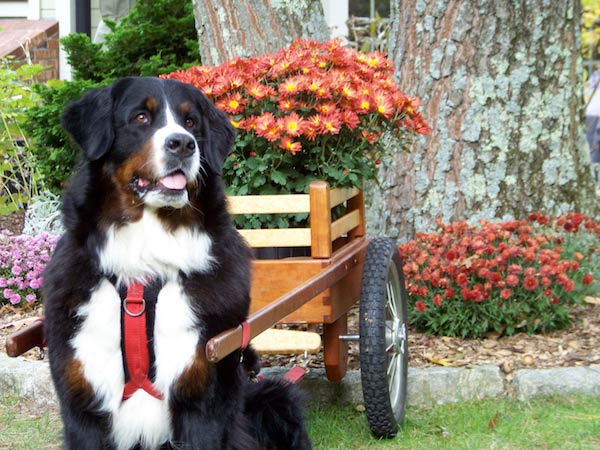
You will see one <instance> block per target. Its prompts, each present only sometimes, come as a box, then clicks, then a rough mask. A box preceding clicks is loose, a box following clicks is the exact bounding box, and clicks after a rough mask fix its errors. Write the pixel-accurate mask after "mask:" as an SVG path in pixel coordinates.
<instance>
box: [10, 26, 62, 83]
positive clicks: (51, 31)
mask: <svg viewBox="0 0 600 450" xmlns="http://www.w3.org/2000/svg"><path fill="white" fill-rule="evenodd" d="M0 29H1V30H0V57H5V56H8V55H13V56H14V57H15V60H17V61H26V60H27V58H26V52H28V53H29V56H30V58H31V61H32V62H33V63H34V64H40V65H41V66H44V67H47V69H46V70H44V71H43V72H42V73H41V74H40V76H39V81H48V80H50V79H52V78H58V77H59V69H58V67H59V65H58V50H59V41H58V22H57V21H55V20H12V19H7V20H0ZM23 47H24V48H25V51H24V50H23Z"/></svg>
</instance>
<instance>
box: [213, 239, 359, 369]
mask: <svg viewBox="0 0 600 450" xmlns="http://www.w3.org/2000/svg"><path fill="white" fill-rule="evenodd" d="M368 244H369V241H368V239H367V238H364V237H363V238H357V239H355V240H353V241H352V242H351V243H349V244H347V245H345V246H344V247H343V248H342V249H341V250H338V251H337V252H336V253H335V254H334V256H333V258H331V259H329V260H326V261H325V267H323V269H322V270H321V271H319V273H317V274H316V275H315V276H313V277H311V278H310V279H309V280H307V281H306V282H305V283H302V284H301V285H300V286H298V287H296V288H294V289H292V290H291V291H289V292H287V293H286V294H284V295H282V296H281V297H279V298H278V299H277V300H275V301H273V302H271V303H269V304H268V305H266V306H264V307H262V308H261V309H260V310H258V311H256V312H255V313H253V314H252V315H250V316H248V318H247V320H246V322H247V324H248V326H249V336H248V338H249V339H252V338H254V337H256V336H257V335H259V334H260V333H262V332H263V331H265V330H267V329H269V328H270V327H272V326H273V325H275V324H276V323H277V322H279V321H281V320H282V319H283V318H285V317H286V316H288V315H289V314H290V313H292V312H293V311H295V310H297V309H299V308H300V307H301V306H302V305H304V304H305V303H307V302H308V301H310V300H311V299H312V298H314V297H315V296H317V295H318V294H319V293H321V292H323V291H324V290H326V289H329V288H331V287H332V286H333V285H335V284H336V283H338V282H339V281H340V280H342V279H343V278H345V277H347V276H348V274H349V273H351V272H352V270H353V269H354V268H355V267H357V266H360V265H362V263H363V262H364V257H365V253H366V249H367V246H368ZM243 339H244V338H243V327H242V325H239V326H237V327H236V328H231V329H229V330H226V331H224V332H222V333H220V334H218V335H217V336H215V337H213V338H212V339H210V340H209V341H208V342H207V343H206V349H205V351H206V357H207V359H208V360H209V361H211V362H217V361H220V360H221V359H223V358H225V357H226V356H227V355H229V354H230V353H232V352H234V351H236V350H238V349H239V348H240V347H241V346H242V344H243Z"/></svg>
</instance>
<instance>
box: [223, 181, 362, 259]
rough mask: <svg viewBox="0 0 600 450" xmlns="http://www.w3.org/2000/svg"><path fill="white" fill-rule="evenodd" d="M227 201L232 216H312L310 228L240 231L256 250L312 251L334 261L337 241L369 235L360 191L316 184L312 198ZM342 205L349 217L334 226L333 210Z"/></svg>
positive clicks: (311, 190)
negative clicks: (304, 214)
mask: <svg viewBox="0 0 600 450" xmlns="http://www.w3.org/2000/svg"><path fill="white" fill-rule="evenodd" d="M227 201H228V206H229V212H230V213H231V214H232V215H240V214H295V213H308V214H309V216H310V224H311V225H310V228H285V229H260V230H243V229H242V230H238V231H239V232H240V234H241V235H242V236H243V237H244V239H246V241H247V242H248V245H250V247H254V248H258V247H311V256H312V257H313V258H330V257H331V255H332V253H333V245H332V243H333V242H334V241H335V240H336V239H338V238H340V237H342V236H348V237H349V238H354V237H359V236H364V235H365V219H364V201H363V194H362V191H361V190H360V189H357V188H337V189H330V188H329V184H328V183H327V182H325V181H313V182H312V183H311V184H310V187H309V193H308V194H291V195H243V196H229V197H228V198H227ZM342 203H345V205H346V213H345V214H344V215H343V216H342V217H340V218H338V219H337V220H335V221H333V222H332V220H331V209H332V208H334V207H336V206H338V205H340V204H342Z"/></svg>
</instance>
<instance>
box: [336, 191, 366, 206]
mask: <svg viewBox="0 0 600 450" xmlns="http://www.w3.org/2000/svg"><path fill="white" fill-rule="evenodd" d="M359 192H360V190H359V189H358V188H337V189H332V190H331V193H330V194H329V199H330V200H329V201H330V203H331V207H332V208H335V207H336V206H337V205H339V204H340V203H343V202H345V201H346V200H349V199H351V198H353V197H356V196H357V195H358V194H359Z"/></svg>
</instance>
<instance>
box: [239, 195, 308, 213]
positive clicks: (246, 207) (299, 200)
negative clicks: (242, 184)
mask: <svg viewBox="0 0 600 450" xmlns="http://www.w3.org/2000/svg"><path fill="white" fill-rule="evenodd" d="M227 202H228V209H229V213H230V214H232V215H237V214H294V213H307V212H310V199H309V196H308V194H295V195H237V196H229V197H227Z"/></svg>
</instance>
